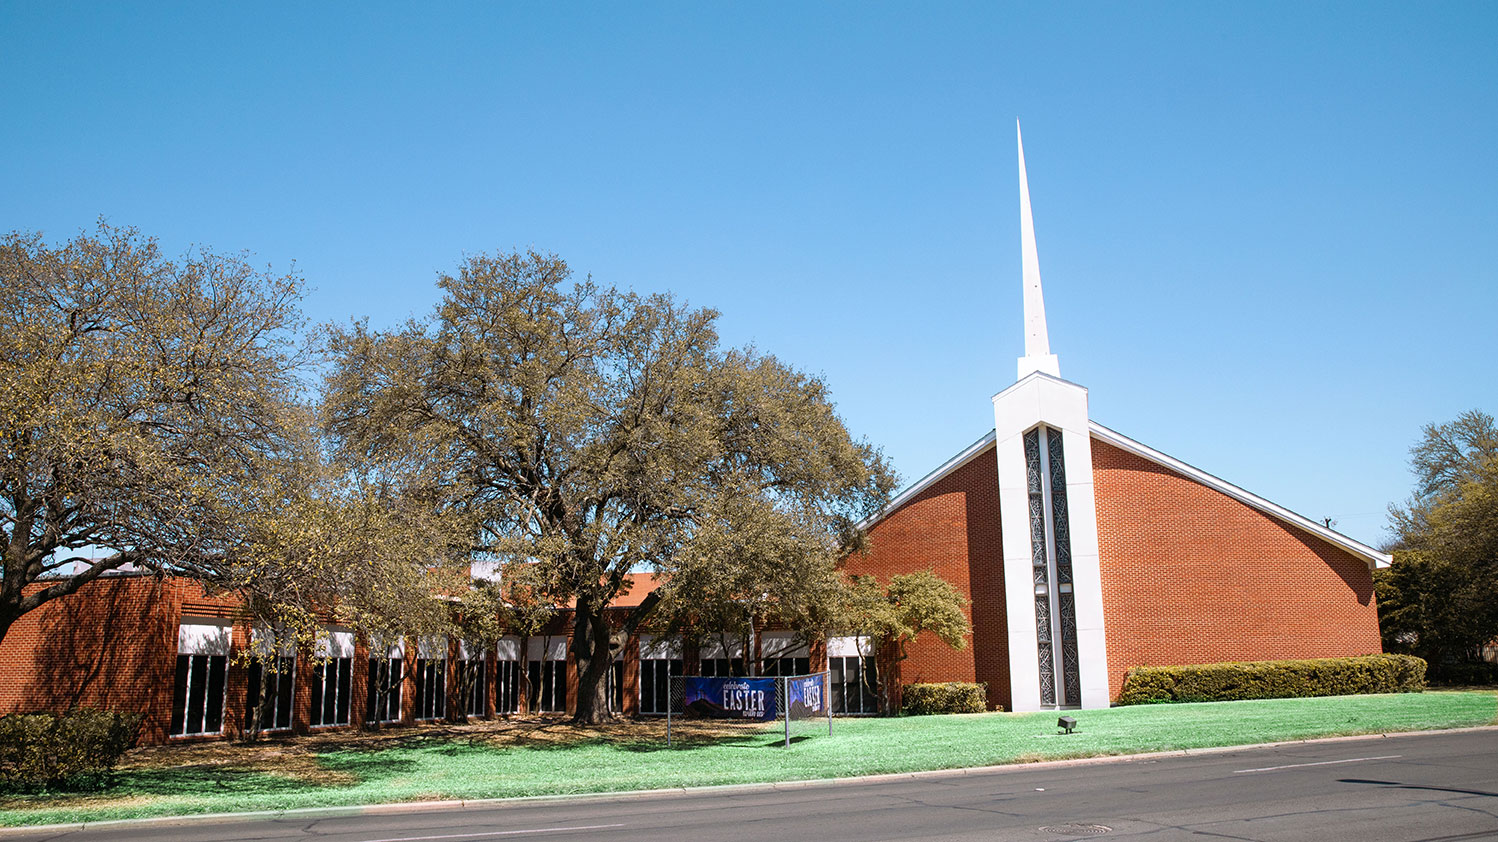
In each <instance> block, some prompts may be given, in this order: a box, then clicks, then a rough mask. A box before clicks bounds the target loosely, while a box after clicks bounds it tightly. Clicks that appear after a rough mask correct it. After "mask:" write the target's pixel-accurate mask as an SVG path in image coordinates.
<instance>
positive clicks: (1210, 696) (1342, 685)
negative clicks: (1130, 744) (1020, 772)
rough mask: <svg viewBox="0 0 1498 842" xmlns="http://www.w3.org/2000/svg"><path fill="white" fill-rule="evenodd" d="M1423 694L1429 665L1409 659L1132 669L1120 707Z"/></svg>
mask: <svg viewBox="0 0 1498 842" xmlns="http://www.w3.org/2000/svg"><path fill="white" fill-rule="evenodd" d="M1423 689H1425V661H1423V660H1421V659H1419V658H1416V657H1413V656H1410V655H1363V656H1360V657H1356V658H1320V659H1316V660H1310V661H1248V662H1243V663H1228V664H1195V665H1191V666H1182V667H1134V668H1133V669H1131V670H1129V672H1128V674H1127V675H1126V676H1125V677H1124V686H1123V691H1122V692H1120V693H1119V695H1118V703H1119V704H1121V705H1137V704H1149V703H1152V702H1224V701H1231V700H1234V699H1289V698H1299V697H1304V696H1350V695H1356V694H1360V693H1418V692H1420V691H1421V690H1423Z"/></svg>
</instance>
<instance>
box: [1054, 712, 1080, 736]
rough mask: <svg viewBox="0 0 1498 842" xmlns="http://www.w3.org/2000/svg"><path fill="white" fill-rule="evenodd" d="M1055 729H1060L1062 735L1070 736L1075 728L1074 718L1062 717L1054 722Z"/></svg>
mask: <svg viewBox="0 0 1498 842" xmlns="http://www.w3.org/2000/svg"><path fill="white" fill-rule="evenodd" d="M1056 727H1057V728H1060V729H1062V731H1063V733H1066V734H1070V733H1071V732H1072V731H1073V730H1075V729H1076V727H1077V718H1076V717H1075V716H1063V717H1061V718H1060V719H1058V720H1056Z"/></svg>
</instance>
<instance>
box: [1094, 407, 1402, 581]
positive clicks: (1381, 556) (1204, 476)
mask: <svg viewBox="0 0 1498 842" xmlns="http://www.w3.org/2000/svg"><path fill="white" fill-rule="evenodd" d="M1088 426H1089V428H1090V429H1091V432H1092V437H1093V438H1095V439H1098V440H1099V441H1103V442H1107V443H1108V444H1111V445H1113V446H1114V447H1116V448H1118V449H1120V450H1124V451H1127V452H1129V453H1132V454H1134V455H1135V456H1138V457H1140V458H1141V459H1144V460H1146V461H1149V462H1153V463H1155V464H1156V465H1160V466H1161V467H1164V468H1169V469H1170V470H1172V471H1174V472H1176V473H1178V474H1180V475H1182V476H1185V477H1187V478H1189V479H1192V480H1195V481H1196V482H1198V483H1201V484H1202V485H1205V486H1206V487H1208V488H1210V489H1213V490H1214V491H1219V492H1221V493H1223V494H1226V495H1227V496H1229V497H1231V498H1233V499H1234V500H1237V501H1238V502H1240V503H1243V504H1245V505H1247V506H1250V507H1252V508H1255V509H1258V510H1259V511H1261V512H1263V513H1264V514H1266V515H1269V516H1270V517H1272V518H1274V519H1276V520H1279V521H1282V522H1284V523H1288V524H1290V525H1291V526H1294V527H1296V528H1297V529H1302V530H1304V531H1306V532H1309V533H1311V534H1312V535H1315V536H1316V537H1318V538H1320V539H1322V540H1324V541H1326V542H1328V543H1330V544H1333V545H1335V546H1338V547H1341V548H1342V549H1344V550H1346V551H1348V552H1349V553H1352V554H1353V555H1355V556H1357V557H1358V558H1361V559H1362V560H1363V561H1365V562H1367V563H1368V566H1369V567H1370V568H1379V567H1388V566H1389V565H1390V564H1392V563H1393V557H1392V556H1390V555H1389V554H1388V553H1381V552H1379V551H1378V550H1375V549H1374V548H1372V547H1370V546H1368V545H1367V544H1364V543H1362V542H1360V541H1354V540H1353V539H1351V538H1349V537H1347V536H1346V535H1343V534H1342V533H1340V532H1337V531H1334V530H1332V529H1328V528H1327V527H1326V526H1323V525H1322V524H1319V523H1317V522H1316V521H1314V520H1311V519H1310V518H1308V517H1305V516H1303V515H1298V514H1296V513H1295V512H1292V511H1290V510H1289V509H1287V508H1285V507H1284V506H1281V505H1279V504H1277V503H1271V502H1270V501H1268V500H1265V499H1264V498H1263V497H1260V496H1259V495H1257V494H1254V493H1252V492H1250V491H1246V490H1244V489H1242V488H1239V487H1238V486H1236V485H1233V484H1232V483H1230V482H1228V481H1227V480H1224V479H1221V478H1219V477H1215V476H1212V475H1211V474H1209V473H1207V472H1206V471H1203V470H1201V469H1200V468H1196V467H1193V466H1191V465H1188V464H1186V463H1185V462H1182V461H1181V460H1179V459H1176V458H1175V457H1173V456H1167V455H1166V454H1164V453H1161V452H1160V451H1158V450H1155V449H1154V448H1152V447H1149V446H1148V445H1144V444H1140V443H1139V442H1137V441H1134V440H1133V439H1131V438H1129V437H1128V436H1126V435H1124V434H1123V433H1120V432H1117V431H1115V430H1110V429H1108V428H1107V427H1104V426H1103V425H1102V424H1099V423H1098V422H1096V421H1090V422H1089V423H1088Z"/></svg>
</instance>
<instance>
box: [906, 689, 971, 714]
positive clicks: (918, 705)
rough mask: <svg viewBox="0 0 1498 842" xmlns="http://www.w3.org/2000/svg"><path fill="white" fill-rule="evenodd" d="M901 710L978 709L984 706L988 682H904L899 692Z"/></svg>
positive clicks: (955, 710) (944, 711)
mask: <svg viewBox="0 0 1498 842" xmlns="http://www.w3.org/2000/svg"><path fill="white" fill-rule="evenodd" d="M901 709H902V710H903V711H904V712H905V713H909V714H915V715H921V714H927V713H982V712H983V711H985V710H987V709H988V685H987V684H985V683H983V682H979V683H977V684H968V683H965V682H961V681H948V682H947V683H945V684H907V685H905V690H904V692H903V693H902V694H901Z"/></svg>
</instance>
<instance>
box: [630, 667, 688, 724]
mask: <svg viewBox="0 0 1498 842" xmlns="http://www.w3.org/2000/svg"><path fill="white" fill-rule="evenodd" d="M681 670H682V662H681V659H680V658H671V659H666V658H648V659H645V660H642V661H640V713H642V714H653V715H657V716H664V715H665V713H666V705H667V704H673V705H674V706H673V707H672V711H673V712H675V713H681V696H680V695H678V694H673V693H672V692H671V685H672V684H673V683H677V682H678V681H679V679H680V677H681Z"/></svg>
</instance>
